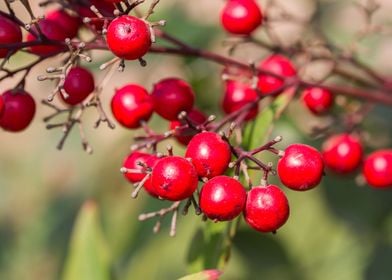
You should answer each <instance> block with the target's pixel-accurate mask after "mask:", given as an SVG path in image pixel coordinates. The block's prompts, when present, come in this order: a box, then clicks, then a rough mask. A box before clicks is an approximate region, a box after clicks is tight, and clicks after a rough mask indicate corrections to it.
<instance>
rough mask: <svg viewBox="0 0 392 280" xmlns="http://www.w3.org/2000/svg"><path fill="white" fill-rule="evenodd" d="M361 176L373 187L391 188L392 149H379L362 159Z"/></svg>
mask: <svg viewBox="0 0 392 280" xmlns="http://www.w3.org/2000/svg"><path fill="white" fill-rule="evenodd" d="M362 173H363V176H364V177H365V179H366V182H367V183H368V184H369V185H370V186H371V187H373V188H380V189H381V188H392V175H391V174H392V150H379V151H376V152H373V153H372V154H370V155H369V156H368V157H367V158H366V159H365V161H364V164H363V170H362Z"/></svg>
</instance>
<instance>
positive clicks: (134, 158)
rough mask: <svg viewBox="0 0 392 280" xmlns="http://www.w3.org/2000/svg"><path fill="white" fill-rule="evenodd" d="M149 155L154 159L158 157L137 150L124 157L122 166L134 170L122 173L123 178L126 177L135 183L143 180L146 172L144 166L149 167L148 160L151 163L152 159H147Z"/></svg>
mask: <svg viewBox="0 0 392 280" xmlns="http://www.w3.org/2000/svg"><path fill="white" fill-rule="evenodd" d="M151 157H155V158H156V159H158V158H157V157H156V156H155V155H151V154H147V153H142V152H138V151H136V152H132V153H130V154H129V155H128V156H127V157H126V158H125V160H124V163H123V167H125V168H127V169H130V170H135V171H134V172H132V171H128V172H126V173H124V176H125V178H126V179H128V181H129V182H131V183H136V182H140V181H141V180H143V178H144V177H145V176H146V174H147V172H146V167H151V166H149V165H148V162H150V163H152V161H149V159H150V158H151ZM136 171H139V172H136Z"/></svg>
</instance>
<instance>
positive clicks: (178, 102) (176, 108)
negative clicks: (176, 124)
mask: <svg viewBox="0 0 392 280" xmlns="http://www.w3.org/2000/svg"><path fill="white" fill-rule="evenodd" d="M151 97H152V100H153V102H154V110H155V112H157V114H158V115H160V116H161V117H162V118H165V119H167V120H169V121H173V120H177V118H178V114H179V113H181V112H182V111H185V112H189V111H190V110H191V109H192V107H193V103H194V102H195V94H194V93H193V90H192V88H191V87H190V85H189V84H188V83H187V82H185V81H183V80H181V79H177V78H167V79H163V80H161V81H159V82H158V83H157V84H155V85H154V89H153V91H152V94H151Z"/></svg>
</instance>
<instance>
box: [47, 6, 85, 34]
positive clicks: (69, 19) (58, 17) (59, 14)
mask: <svg viewBox="0 0 392 280" xmlns="http://www.w3.org/2000/svg"><path fill="white" fill-rule="evenodd" d="M45 18H46V19H48V20H52V21H54V22H56V23H57V24H58V25H59V26H60V27H61V28H62V30H63V32H64V33H65V34H64V35H65V36H66V37H67V38H70V39H72V38H74V37H75V36H76V35H77V34H78V30H79V27H80V25H81V23H82V21H81V20H80V18H78V17H75V16H71V15H70V14H68V13H67V12H66V11H65V10H54V11H51V12H49V13H48V14H47V15H46V16H45Z"/></svg>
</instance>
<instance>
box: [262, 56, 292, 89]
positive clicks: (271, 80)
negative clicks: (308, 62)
mask: <svg viewBox="0 0 392 280" xmlns="http://www.w3.org/2000/svg"><path fill="white" fill-rule="evenodd" d="M259 68H260V69H262V70H266V71H269V72H272V73H275V74H277V75H281V76H283V77H286V78H288V77H292V76H295V75H296V73H297V71H296V70H295V68H294V65H293V64H292V63H291V61H290V60H289V59H288V58H286V57H285V56H283V55H280V54H274V55H271V56H269V57H267V58H266V59H265V60H263V61H262V62H261V63H260V65H259ZM283 85H284V81H283V80H282V79H279V78H277V77H273V76H271V75H264V74H261V75H259V81H258V84H257V86H258V88H259V89H260V91H261V93H262V94H263V95H268V94H270V93H272V92H274V91H276V90H278V89H279V88H281V87H282V86H283Z"/></svg>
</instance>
